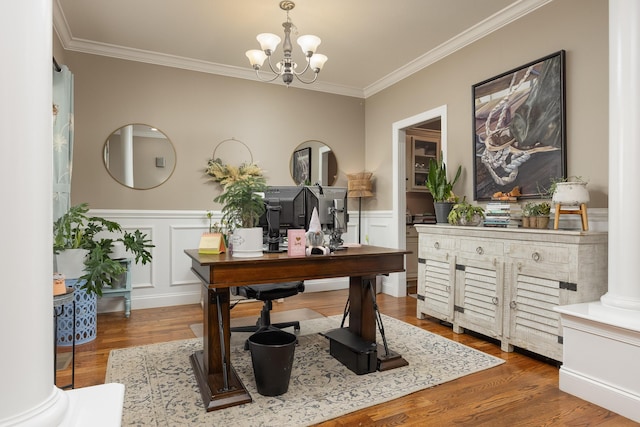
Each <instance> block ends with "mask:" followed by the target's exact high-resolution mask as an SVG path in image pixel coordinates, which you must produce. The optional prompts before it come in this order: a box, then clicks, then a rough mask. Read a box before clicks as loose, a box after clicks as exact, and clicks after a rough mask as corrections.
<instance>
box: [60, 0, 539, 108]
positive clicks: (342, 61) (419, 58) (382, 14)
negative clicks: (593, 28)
mask: <svg viewBox="0 0 640 427" xmlns="http://www.w3.org/2000/svg"><path fill="white" fill-rule="evenodd" d="M549 1H551V0H295V3H296V7H295V8H294V9H293V10H292V11H291V12H290V17H291V20H292V21H293V23H294V24H295V26H296V27H297V28H298V34H297V35H298V36H299V35H304V34H314V35H316V36H318V37H320V38H321V39H322V44H321V45H320V47H319V48H318V53H323V54H325V55H327V56H328V57H329V60H328V61H327V63H326V64H325V67H324V69H323V70H322V71H321V73H320V75H319V77H318V81H317V82H316V83H315V84H313V85H304V84H302V83H299V82H297V81H296V82H294V83H293V84H292V86H296V87H302V88H305V89H313V90H320V91H324V92H330V93H336V94H341V95H348V96H356V97H362V98H366V97H368V96H371V95H373V94H375V93H377V92H379V91H380V90H382V89H384V88H386V87H388V86H390V85H391V84H393V83H395V82H397V81H399V80H401V79H403V78H405V77H407V76H409V75H411V74H413V73H415V72H416V71H419V70H421V69H423V68H425V67H427V66H429V65H430V64H432V63H434V62H436V61H438V60H439V59H442V58H443V57H445V56H446V55H448V54H450V53H452V52H455V51H456V50H458V49H460V48H462V47H464V46H466V45H467V44H469V43H472V42H473V41H475V40H477V39H479V38H481V37H483V36H485V35H486V34H489V33H491V32H492V31H495V30H497V29H498V28H500V27H502V26H504V25H506V24H509V23H510V22H513V21H514V20H516V19H518V18H520V17H521V16H524V15H526V14H527V13H529V12H531V11H533V10H535V9H537V8H538V7H540V6H542V5H544V4H546V3H548V2H549ZM285 20H286V13H285V12H284V11H282V10H281V9H280V7H279V0H135V1H131V0H109V1H104V0H82V1H81V0H53V25H54V29H55V31H56V33H57V35H58V37H59V38H60V41H61V43H62V46H63V47H64V48H65V49H66V50H70V51H76V52H84V53H91V54H97V55H104V56H110V57H115V58H121V59H127V60H133V61H141V62H146V63H153V64H159V65H164V66H171V67H177V68H183V69H189V70H195V71H201V72H207V73H212V74H219V75H225V76H231V77H237V78H245V79H251V80H255V79H256V76H255V72H254V71H253V70H252V69H251V67H250V66H249V62H248V60H247V58H246V57H245V55H244V53H245V51H246V50H248V49H256V48H259V45H258V42H257V41H256V39H255V36H256V35H257V34H258V33H262V32H270V33H275V34H277V35H279V36H280V37H281V38H284V34H283V30H282V22H284V21H285ZM296 37H297V36H296V35H294V34H293V33H292V39H293V40H292V41H293V44H294V53H293V55H294V60H296V59H297V61H298V62H301V61H302V60H303V58H302V53H301V52H299V50H300V49H299V47H298V45H297V44H296V43H295V41H294V40H295V38H296ZM281 52H282V51H281V46H280V47H279V48H278V50H277V51H276V53H275V54H274V59H276V60H277V59H279V58H280V57H281ZM265 65H266V63H265ZM279 84H282V83H279Z"/></svg>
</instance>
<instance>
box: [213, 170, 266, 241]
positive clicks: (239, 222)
mask: <svg viewBox="0 0 640 427" xmlns="http://www.w3.org/2000/svg"><path fill="white" fill-rule="evenodd" d="M266 188H267V181H266V179H265V178H264V177H263V176H262V175H260V176H254V175H250V176H246V177H243V178H242V179H239V180H236V181H232V182H229V183H228V184H227V185H225V187H224V191H223V192H222V194H220V195H219V196H217V197H216V198H215V199H213V201H214V202H216V203H221V204H222V205H223V207H222V222H223V223H226V224H227V226H228V227H229V228H230V229H231V230H233V229H235V228H238V227H243V228H251V227H255V226H257V225H258V221H259V219H260V216H261V215H262V214H263V213H264V211H265V206H264V200H263V196H262V194H259V193H264V191H265V190H266Z"/></svg>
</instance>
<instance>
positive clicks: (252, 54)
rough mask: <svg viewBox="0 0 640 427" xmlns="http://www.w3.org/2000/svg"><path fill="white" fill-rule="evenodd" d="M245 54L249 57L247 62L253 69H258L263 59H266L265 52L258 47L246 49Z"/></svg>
mask: <svg viewBox="0 0 640 427" xmlns="http://www.w3.org/2000/svg"><path fill="white" fill-rule="evenodd" d="M245 55H247V58H249V63H250V64H251V66H252V67H253V68H254V69H256V70H257V69H258V68H260V67H262V64H264V60H265V59H267V54H266V53H264V52H263V51H261V50H258V49H251V50H248V51H247V52H246V53H245Z"/></svg>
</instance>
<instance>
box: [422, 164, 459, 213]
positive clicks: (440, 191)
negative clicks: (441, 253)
mask: <svg viewBox="0 0 640 427" xmlns="http://www.w3.org/2000/svg"><path fill="white" fill-rule="evenodd" d="M461 172H462V166H458V170H457V172H456V175H455V177H454V178H453V180H452V181H449V178H448V177H447V166H446V165H445V164H444V162H443V161H442V153H440V158H439V159H437V160H436V159H433V158H432V159H429V173H428V174H427V180H426V181H425V185H426V187H427V189H428V190H429V192H430V193H431V196H432V197H433V203H434V208H435V211H436V222H440V223H446V222H448V218H447V217H448V215H449V212H450V211H451V209H452V208H453V205H454V204H455V203H456V202H457V201H458V198H457V197H456V195H455V194H454V193H453V186H454V185H455V184H456V182H458V179H459V178H460V173H461Z"/></svg>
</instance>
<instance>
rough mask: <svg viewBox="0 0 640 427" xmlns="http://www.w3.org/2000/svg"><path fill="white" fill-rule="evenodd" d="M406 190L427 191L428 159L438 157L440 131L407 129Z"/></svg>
mask: <svg viewBox="0 0 640 427" xmlns="http://www.w3.org/2000/svg"><path fill="white" fill-rule="evenodd" d="M406 138H407V141H406V143H407V155H408V160H407V171H408V172H407V173H408V175H409V176H408V180H407V191H428V190H427V187H425V182H426V181H427V175H428V174H429V161H430V160H431V159H434V160H437V159H438V158H439V157H440V131H439V130H432V129H418V128H411V129H407V132H406Z"/></svg>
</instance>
